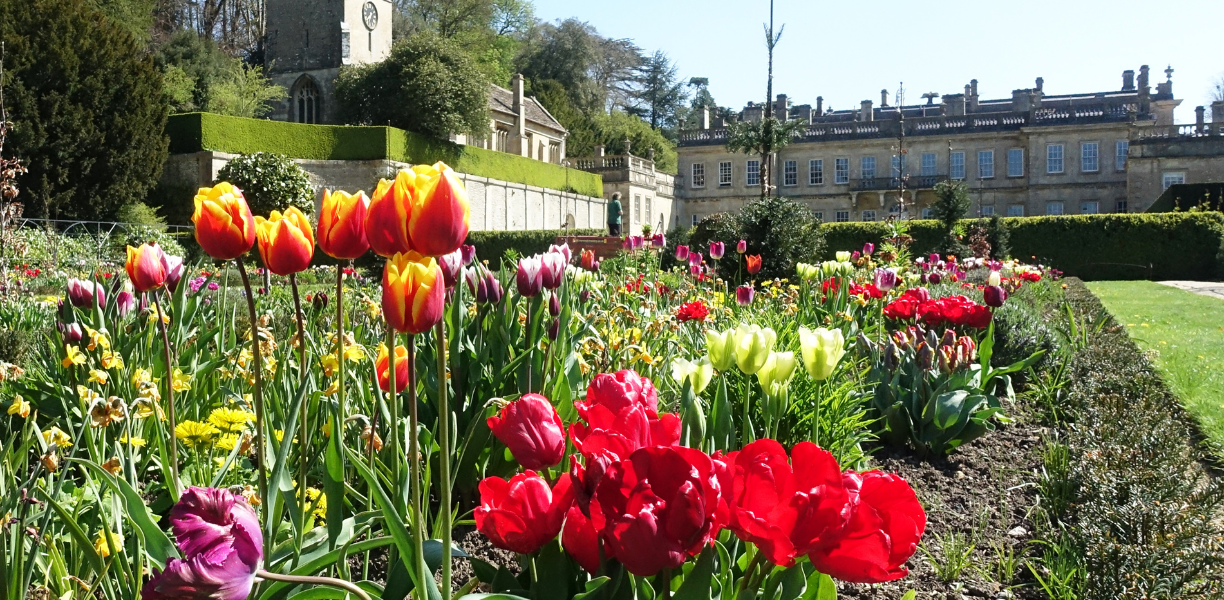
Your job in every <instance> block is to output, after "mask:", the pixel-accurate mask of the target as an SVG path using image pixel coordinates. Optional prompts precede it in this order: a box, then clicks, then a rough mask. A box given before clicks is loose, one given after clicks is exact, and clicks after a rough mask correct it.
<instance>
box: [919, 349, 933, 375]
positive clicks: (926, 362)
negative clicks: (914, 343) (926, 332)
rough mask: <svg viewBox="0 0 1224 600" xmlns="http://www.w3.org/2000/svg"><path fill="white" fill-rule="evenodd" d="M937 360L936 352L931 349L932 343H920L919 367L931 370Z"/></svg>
mask: <svg viewBox="0 0 1224 600" xmlns="http://www.w3.org/2000/svg"><path fill="white" fill-rule="evenodd" d="M934 361H935V352H934V351H933V350H931V345H930V344H927V343H926V342H923V343H921V344H918V368H919V369H923V370H930V368H931V366H932V365H933V364H934Z"/></svg>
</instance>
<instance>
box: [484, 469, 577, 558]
mask: <svg viewBox="0 0 1224 600" xmlns="http://www.w3.org/2000/svg"><path fill="white" fill-rule="evenodd" d="M573 504H574V492H573V490H572V489H571V483H570V476H569V474H568V473H566V474H564V475H562V476H561V478H560V479H558V480H557V484H556V485H555V486H553V488H552V489H551V490H550V489H549V488H548V482H547V481H544V478H543V477H540V476H539V475H537V474H536V473H535V471H530V470H529V471H524V472H523V473H519V474H518V475H515V476H514V477H512V478H511V479H510V481H506V480H504V479H502V478H500V477H488V478H486V479H485V480H484V481H481V482H480V506H478V507H476V510H475V512H474V517H475V519H476V529H477V530H478V531H480V532H481V533H483V534H484V535H485V537H487V538H489V541H490V542H492V543H493V545H494V546H496V547H498V548H501V549H503V550H510V551H511V552H518V553H520V554H531V553H534V552H536V551H538V550H539V549H540V548H543V547H544V544H547V543H548V542H550V541H552V540H553V539H554V538H556V537H557V534H558V533H560V532H561V524H562V521H564V519H565V515H566V513H567V512H568V511H569V509H570V507H571V506H573Z"/></svg>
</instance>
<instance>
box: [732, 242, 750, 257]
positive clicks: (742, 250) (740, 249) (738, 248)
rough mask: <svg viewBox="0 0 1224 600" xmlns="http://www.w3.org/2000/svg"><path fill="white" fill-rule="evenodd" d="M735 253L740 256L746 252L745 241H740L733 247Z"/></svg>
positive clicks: (746, 245)
mask: <svg viewBox="0 0 1224 600" xmlns="http://www.w3.org/2000/svg"><path fill="white" fill-rule="evenodd" d="M735 251H736V252H739V253H740V254H744V253H746V252H748V242H747V240H740V241H739V243H738V244H736V245H735Z"/></svg>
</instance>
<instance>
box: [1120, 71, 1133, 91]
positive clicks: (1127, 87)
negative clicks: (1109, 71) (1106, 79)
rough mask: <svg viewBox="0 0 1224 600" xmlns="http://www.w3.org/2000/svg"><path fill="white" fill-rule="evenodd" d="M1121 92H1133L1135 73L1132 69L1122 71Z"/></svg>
mask: <svg viewBox="0 0 1224 600" xmlns="http://www.w3.org/2000/svg"><path fill="white" fill-rule="evenodd" d="M1122 91H1124V92H1133V91H1135V71H1134V69H1127V70H1125V71H1122Z"/></svg>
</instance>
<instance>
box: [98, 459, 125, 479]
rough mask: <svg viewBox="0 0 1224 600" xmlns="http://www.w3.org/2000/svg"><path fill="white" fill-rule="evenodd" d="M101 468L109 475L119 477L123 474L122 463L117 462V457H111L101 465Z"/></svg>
mask: <svg viewBox="0 0 1224 600" xmlns="http://www.w3.org/2000/svg"><path fill="white" fill-rule="evenodd" d="M102 468H103V469H106V472H107V473H110V474H111V475H116V476H117V475H119V474H120V473H122V472H123V463H122V462H120V461H119V457H117V456H112V457H111V458H110V460H108V461H106V462H104V463H102Z"/></svg>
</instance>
